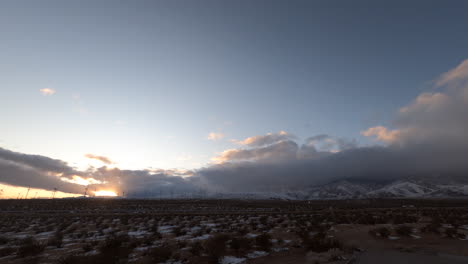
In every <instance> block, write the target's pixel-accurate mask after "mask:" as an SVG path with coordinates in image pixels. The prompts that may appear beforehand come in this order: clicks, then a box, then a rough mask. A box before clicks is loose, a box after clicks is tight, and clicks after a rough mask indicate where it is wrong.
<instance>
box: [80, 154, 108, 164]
mask: <svg viewBox="0 0 468 264" xmlns="http://www.w3.org/2000/svg"><path fill="white" fill-rule="evenodd" d="M85 157H86V158H88V159H94V160H99V161H100V162H102V163H104V164H113V163H114V162H112V160H110V159H109V158H108V157H105V156H97V155H93V154H89V153H88V154H85Z"/></svg>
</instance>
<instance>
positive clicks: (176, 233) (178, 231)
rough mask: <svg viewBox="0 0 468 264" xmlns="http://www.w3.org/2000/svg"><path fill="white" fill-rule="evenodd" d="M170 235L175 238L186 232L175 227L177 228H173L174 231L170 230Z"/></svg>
mask: <svg viewBox="0 0 468 264" xmlns="http://www.w3.org/2000/svg"><path fill="white" fill-rule="evenodd" d="M172 233H173V234H174V235H175V236H183V235H185V234H187V231H185V230H184V229H182V228H180V227H179V226H177V227H174V229H172Z"/></svg>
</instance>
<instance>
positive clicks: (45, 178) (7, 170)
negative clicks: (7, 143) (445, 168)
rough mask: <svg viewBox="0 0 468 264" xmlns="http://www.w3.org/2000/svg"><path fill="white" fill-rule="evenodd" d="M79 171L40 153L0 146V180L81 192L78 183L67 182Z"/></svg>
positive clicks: (28, 185) (47, 188) (22, 184)
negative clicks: (35, 153)
mask: <svg viewBox="0 0 468 264" xmlns="http://www.w3.org/2000/svg"><path fill="white" fill-rule="evenodd" d="M79 174H80V172H78V171H76V170H75V169H73V168H71V167H69V166H68V165H67V164H66V163H65V162H63V161H60V160H56V159H51V158H48V157H45V156H40V155H30V154H23V153H18V152H13V151H10V150H6V149H3V148H0V182H2V183H6V184H10V185H15V186H23V187H33V188H40V189H46V190H52V189H53V188H58V189H59V190H60V191H63V192H68V193H81V191H82V188H81V187H80V185H77V184H73V183H67V182H64V181H63V180H62V178H71V177H72V176H73V175H79Z"/></svg>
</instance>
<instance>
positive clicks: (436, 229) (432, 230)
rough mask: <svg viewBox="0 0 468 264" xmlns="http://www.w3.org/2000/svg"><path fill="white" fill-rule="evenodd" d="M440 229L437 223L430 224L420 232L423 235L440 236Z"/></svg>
mask: <svg viewBox="0 0 468 264" xmlns="http://www.w3.org/2000/svg"><path fill="white" fill-rule="evenodd" d="M440 227H441V224H440V223H439V222H432V223H429V224H427V225H426V226H424V227H423V228H421V231H422V232H424V233H434V234H440V231H439V228H440Z"/></svg>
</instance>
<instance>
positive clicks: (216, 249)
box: [204, 234, 229, 263]
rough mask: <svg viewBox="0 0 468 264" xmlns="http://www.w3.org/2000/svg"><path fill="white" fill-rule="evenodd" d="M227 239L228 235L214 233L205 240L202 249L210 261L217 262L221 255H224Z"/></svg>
mask: <svg viewBox="0 0 468 264" xmlns="http://www.w3.org/2000/svg"><path fill="white" fill-rule="evenodd" d="M228 240H229V236H228V235H226V234H216V235H214V236H213V237H211V238H209V239H207V240H206V241H205V243H204V251H205V253H206V254H207V255H208V257H209V261H210V263H218V262H219V260H220V259H221V257H223V256H224V254H225V253H226V242H227V241H228Z"/></svg>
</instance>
